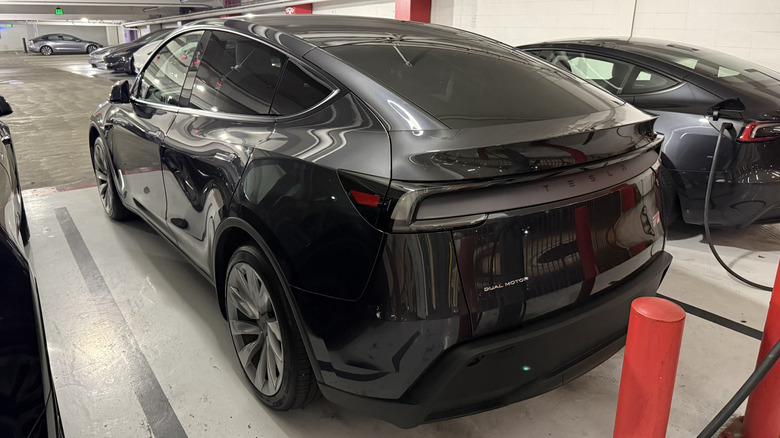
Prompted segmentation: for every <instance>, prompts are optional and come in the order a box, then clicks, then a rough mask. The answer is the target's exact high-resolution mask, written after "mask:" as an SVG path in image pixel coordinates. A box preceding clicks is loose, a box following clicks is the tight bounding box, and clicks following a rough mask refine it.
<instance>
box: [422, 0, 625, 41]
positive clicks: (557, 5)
mask: <svg viewBox="0 0 780 438" xmlns="http://www.w3.org/2000/svg"><path fill="white" fill-rule="evenodd" d="M633 9H634V2H633V1H632V0H479V1H477V0H432V3H431V22H432V23H438V24H444V25H448V26H454V27H458V28H461V29H465V30H469V31H472V32H476V33H479V34H483V35H487V36H489V37H491V38H495V39H497V40H500V41H503V42H505V43H508V44H511V45H519V44H525V43H532V42H538V41H544V40H550V39H561V38H570V37H580V36H615V35H628V33H629V31H630V29H631V17H632V15H633Z"/></svg>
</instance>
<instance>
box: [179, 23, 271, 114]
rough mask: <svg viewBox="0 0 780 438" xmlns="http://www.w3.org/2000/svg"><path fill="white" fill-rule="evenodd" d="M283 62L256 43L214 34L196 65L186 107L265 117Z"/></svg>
mask: <svg viewBox="0 0 780 438" xmlns="http://www.w3.org/2000/svg"><path fill="white" fill-rule="evenodd" d="M284 61H285V57H284V56H283V55H282V54H281V53H279V52H277V51H276V50H274V49H272V48H270V47H268V46H265V45H263V44H261V43H259V42H257V41H253V40H250V39H248V38H244V37H242V36H239V35H235V34H232V33H226V32H214V33H212V35H211V38H210V39H209V41H208V44H207V45H206V50H205V52H204V53H203V59H201V61H200V65H199V66H198V73H197V76H196V77H195V84H194V85H193V87H192V97H191V98H190V107H193V108H198V109H202V110H207V111H220V112H226V113H234V114H260V115H267V114H269V112H270V108H271V101H272V99H273V96H274V92H275V91H276V85H277V83H278V82H279V75H280V74H281V70H282V65H283V64H284Z"/></svg>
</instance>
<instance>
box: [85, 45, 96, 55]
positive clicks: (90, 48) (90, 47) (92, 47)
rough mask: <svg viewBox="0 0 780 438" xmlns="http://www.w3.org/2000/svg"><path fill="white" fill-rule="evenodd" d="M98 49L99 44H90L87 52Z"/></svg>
mask: <svg viewBox="0 0 780 438" xmlns="http://www.w3.org/2000/svg"><path fill="white" fill-rule="evenodd" d="M96 49H97V46H96V45H94V44H90V45H88V46H87V54H89V53H92V52H94V51H95V50H96Z"/></svg>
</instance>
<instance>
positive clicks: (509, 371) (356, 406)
mask: <svg viewBox="0 0 780 438" xmlns="http://www.w3.org/2000/svg"><path fill="white" fill-rule="evenodd" d="M671 260H672V257H671V255H669V254H668V253H666V252H663V251H661V252H658V253H656V254H655V255H654V256H653V258H652V259H651V260H650V261H649V262H648V263H647V264H646V265H645V266H644V267H643V269H641V270H640V271H639V272H637V274H636V275H634V276H633V277H631V278H630V279H628V280H626V281H624V282H623V283H621V284H619V285H616V286H614V287H613V288H611V290H609V291H605V292H604V293H602V294H600V295H601V296H600V297H598V298H596V299H593V300H591V301H589V302H587V303H585V304H584V305H581V306H578V307H574V308H570V309H566V310H564V311H562V312H560V313H558V314H557V315H555V316H553V317H550V318H545V319H543V320H539V321H537V322H534V323H532V324H529V325H527V326H524V327H520V328H517V329H513V330H509V331H506V332H503V333H499V334H495V335H489V336H484V337H480V338H478V339H474V340H470V341H466V342H463V343H460V344H458V345H455V346H453V347H451V348H449V349H448V350H446V351H445V352H444V353H443V354H442V355H441V356H439V357H438V358H437V359H436V361H435V362H434V363H433V364H432V365H431V366H430V367H428V369H427V370H426V371H425V372H424V373H423V374H422V375H421V376H420V377H419V379H417V381H416V383H415V384H414V385H413V386H411V387H410V388H409V390H407V391H406V393H404V395H403V396H402V397H400V398H398V399H393V400H390V399H378V398H371V397H365V396H361V395H357V394H354V393H349V392H345V391H342V390H339V389H336V388H333V387H331V386H328V385H324V384H320V389H321V390H322V393H323V394H324V395H325V397H326V398H327V399H328V400H330V401H332V402H334V403H337V404H339V405H342V406H345V407H347V408H349V409H352V410H354V411H357V412H361V413H364V414H368V415H371V416H374V417H377V418H380V419H382V420H385V421H388V422H390V423H393V424H395V425H397V426H400V427H404V428H409V427H414V426H416V425H418V424H421V423H426V422H432V421H439V420H444V419H447V418H452V417H457V416H461V415H467V414H472V413H477V412H481V411H485V410H489V409H494V408H498V407H501V406H505V405H508V404H510V403H514V402H517V401H520V400H524V399H527V398H530V397H534V396H536V395H539V394H541V393H544V392H546V391H549V390H551V389H554V388H556V387H558V386H561V385H563V384H564V383H568V382H569V381H571V380H573V379H575V378H577V377H579V376H580V375H582V374H584V373H586V372H587V371H589V370H591V369H593V368H594V367H596V366H597V365H599V364H600V363H602V362H603V361H605V360H606V359H608V358H609V357H610V356H612V355H613V354H614V353H616V352H617V351H619V350H620V348H622V346H623V344H624V342H625V334H626V331H627V327H628V316H629V310H630V306H631V302H632V301H633V300H634V299H635V298H639V297H643V296H653V295H655V293H656V290H657V289H658V286H659V284H660V282H661V280H662V279H663V277H664V275H665V273H666V270H667V269H668V267H669V264H670V263H671ZM551 345H554V346H555V348H550V346H551ZM550 370H551V371H550Z"/></svg>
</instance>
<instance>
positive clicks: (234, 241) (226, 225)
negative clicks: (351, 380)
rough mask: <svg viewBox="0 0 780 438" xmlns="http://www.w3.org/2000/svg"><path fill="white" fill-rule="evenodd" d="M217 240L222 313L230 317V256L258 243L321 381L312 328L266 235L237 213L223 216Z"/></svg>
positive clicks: (214, 261) (216, 281)
mask: <svg viewBox="0 0 780 438" xmlns="http://www.w3.org/2000/svg"><path fill="white" fill-rule="evenodd" d="M214 240H215V242H216V243H215V244H214V245H213V246H212V257H211V260H212V272H213V276H214V286H215V288H216V292H217V301H218V302H219V310H220V312H221V313H222V317H223V318H225V319H227V311H226V309H225V277H226V276H227V265H228V262H229V260H230V256H231V255H232V254H233V253H234V252H235V251H236V249H238V248H239V247H240V246H241V245H245V244H254V245H257V248H258V249H259V250H260V251H261V252H262V253H263V255H265V256H266V258H267V259H268V260H269V261H270V262H271V267H272V268H273V269H274V271H275V272H276V275H278V276H279V279H280V280H281V284H282V289H283V291H284V295H285V298H287V302H288V303H289V304H290V309H291V310H292V313H293V316H294V318H295V324H296V325H297V327H298V331H299V332H300V333H301V338H302V339H303V344H304V346H305V347H306V354H307V355H308V357H309V363H310V364H311V367H312V370H313V371H314V374H315V377H316V380H317V381H318V382H321V381H322V373H321V371H320V368H319V366H318V364H317V362H316V360H314V358H315V356H314V350H313V347H312V345H311V340H310V339H309V335H308V333H309V332H308V330H306V324H304V321H303V317H302V316H301V313H300V311H299V310H298V305H297V304H296V301H295V299H294V297H293V294H292V290H291V289H290V284H289V282H288V281H287V275H285V273H284V270H283V269H282V266H281V264H280V263H279V261H278V260H277V259H276V257H275V256H274V253H273V251H271V247H270V246H269V245H268V243H266V239H264V238H263V236H261V234H260V233H259V232H258V231H257V230H256V229H255V227H253V226H252V225H251V224H250V223H249V222H247V221H245V220H243V219H240V218H237V217H229V218H227V219H225V220H223V221H222V222H221V223H220V224H219V226H218V227H217V231H216V233H215V236H214Z"/></svg>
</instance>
